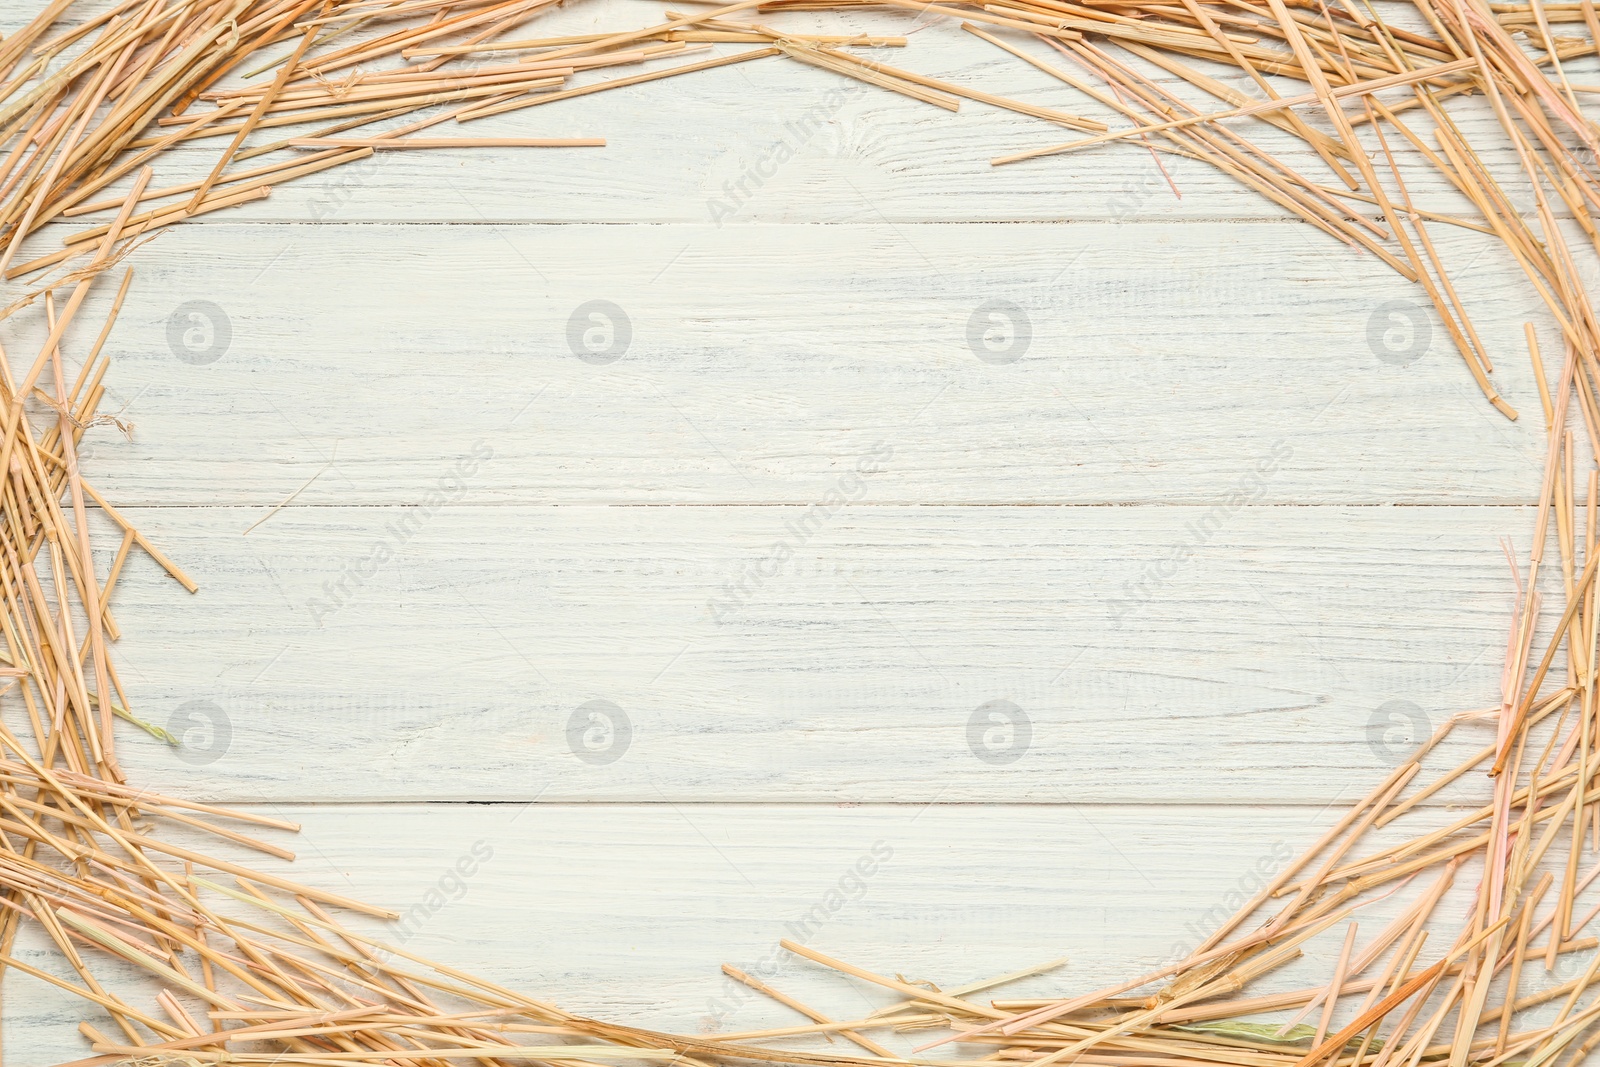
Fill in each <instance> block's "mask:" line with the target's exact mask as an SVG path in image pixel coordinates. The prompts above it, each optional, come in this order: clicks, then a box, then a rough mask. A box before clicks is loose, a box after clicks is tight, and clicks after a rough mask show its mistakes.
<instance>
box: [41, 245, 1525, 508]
mask: <svg viewBox="0 0 1600 1067" xmlns="http://www.w3.org/2000/svg"><path fill="white" fill-rule="evenodd" d="M1440 243H1441V246H1442V247H1443V248H1444V249H1445V252H1444V254H1445V255H1446V256H1447V257H1448V258H1449V261H1450V262H1452V263H1455V264H1458V265H1459V266H1460V268H1461V270H1460V272H1459V273H1458V278H1459V284H1460V286H1461V288H1462V289H1463V290H1464V292H1465V294H1466V295H1467V296H1468V298H1470V299H1471V300H1472V301H1473V306H1474V307H1476V308H1478V309H1480V311H1479V313H1478V320H1477V321H1478V326H1479V329H1480V331H1481V332H1482V334H1483V336H1484V338H1485V341H1486V343H1487V344H1488V345H1489V346H1490V349H1491V351H1492V352H1493V353H1494V354H1495V356H1496V358H1497V360H1498V366H1499V369H1498V370H1497V372H1496V376H1497V378H1498V379H1500V388H1501V389H1502V390H1503V392H1505V394H1506V395H1507V396H1509V397H1510V398H1511V400H1512V402H1513V403H1515V404H1516V405H1518V406H1519V407H1520V408H1521V409H1522V410H1523V411H1524V412H1526V413H1528V415H1529V417H1528V418H1525V419H1523V420H1522V421H1521V422H1520V423H1517V424H1513V423H1510V422H1507V421H1506V420H1505V419H1503V418H1501V417H1500V416H1499V415H1497V414H1495V413H1494V412H1493V411H1492V409H1490V408H1489V407H1488V405H1487V404H1486V403H1485V401H1484V400H1483V399H1482V397H1481V396H1480V395H1479V394H1478V392H1477V389H1476V388H1475V387H1474V386H1473V384H1472V382H1471V379H1470V377H1469V376H1468V375H1467V373H1466V371H1465V369H1464V367H1462V366H1461V363H1460V357H1459V356H1458V355H1457V354H1456V353H1455V352H1454V350H1453V349H1451V348H1450V347H1449V343H1448V340H1447V338H1446V336H1445V332H1444V328H1443V326H1442V325H1441V324H1440V323H1438V322H1437V321H1436V320H1434V319H1432V318H1431V316H1432V311H1431V309H1430V310H1427V311H1426V312H1424V311H1423V310H1422V308H1421V307H1420V306H1419V305H1416V304H1415V303H1414V301H1415V299H1416V296H1417V294H1416V292H1415V291H1414V290H1413V289H1412V287H1410V286H1408V285H1407V284H1406V283H1404V282H1402V281H1401V280H1400V279H1398V278H1396V277H1394V276H1392V275H1391V274H1390V273H1389V272H1388V271H1387V270H1386V269H1385V268H1383V267H1382V266H1381V265H1380V264H1378V263H1377V262H1376V261H1375V260H1374V259H1373V258H1372V257H1370V256H1367V257H1362V256H1356V255H1355V254H1353V253H1351V252H1349V251H1348V250H1347V249H1344V248H1343V247H1342V246H1339V245H1337V244H1335V243H1334V242H1332V241H1329V240H1324V239H1321V238H1319V237H1317V236H1316V235H1314V234H1312V233H1310V232H1308V231H1306V230H1305V228H1303V227H1298V226H1281V225H1276V224H1247V223H1235V222H1213V223H1203V224H1201V223H1194V224H1174V225H1141V226H1114V225H1099V224H1094V225H1089V224H1085V225H1074V226H1066V227H1063V226H1046V225H1011V226H985V225H936V226H935V225H930V226H892V225H882V224H879V225H865V226H854V225H851V226H782V227H771V226H762V227H742V228H739V229H737V230H734V229H724V230H720V231H719V230H717V229H715V228H714V227H631V226H628V227H622V226H596V227H587V226H585V227H576V226H553V227H544V226H540V227H510V228H507V227H490V226H459V227H440V226H430V227H412V226H374V227H356V228H349V227H337V228H333V229H329V228H319V227H310V226H295V227H284V226H232V225H229V226H223V225H216V226H207V227H195V228H188V229H180V230H177V231H175V232H172V233H170V234H168V235H166V236H165V237H163V238H162V239H161V240H160V241H158V242H156V243H155V244H153V245H151V246H150V247H149V248H146V249H144V250H143V251H142V252H141V253H140V258H139V260H138V264H137V269H138V271H139V276H138V282H137V284H136V285H135V287H134V289H133V291H132V295H130V297H129V300H128V304H127V306H126V308H125V310H124V312H123V317H122V321H121V323H120V325H119V327H118V329H117V331H116V333H115V334H114V339H113V342H112V347H113V352H114V354H115V358H116V363H115V366H114V369H113V371H112V373H111V376H110V378H109V381H110V382H111V385H112V387H113V389H114V393H113V395H112V397H111V398H110V399H109V400H108V402H107V408H108V410H111V411H116V410H119V409H120V410H121V411H122V414H123V417H125V418H127V419H129V420H131V421H132V422H133V423H134V424H135V426H136V431H135V436H134V440H133V442H132V443H131V444H128V443H126V442H124V441H122V440H121V438H120V435H119V434H118V431H116V430H115V429H113V428H112V427H109V426H103V427H99V428H97V429H96V430H94V431H93V433H92V434H91V438H90V441H91V455H90V458H89V459H88V460H87V461H86V463H87V465H88V468H89V469H90V470H91V472H93V474H94V476H95V477H96V478H97V479H98V480H99V481H100V482H101V484H102V486H103V487H104V489H105V490H106V491H107V492H108V493H110V494H111V498H112V499H114V500H116V501H119V502H122V503H126V504H143V503H158V504H211V503H248V504H268V503H277V502H279V501H281V500H283V499H284V498H285V497H287V496H289V494H291V493H292V492H294V491H295V490H296V489H298V488H300V487H301V486H303V485H305V483H306V482H307V481H308V480H309V479H311V478H312V477H313V476H314V475H317V473H318V472H319V471H321V470H323V468H325V467H326V465H327V463H328V461H329V460H330V459H332V458H333V457H334V453H335V447H336V446H337V463H336V465H335V466H334V467H333V468H332V469H330V470H326V471H325V472H324V473H323V474H322V476H321V477H320V478H317V480H316V481H315V482H314V483H313V484H311V485H310V486H309V487H307V488H306V489H305V491H304V492H303V493H302V495H301V496H300V497H299V498H297V501H296V503H297V504H336V503H337V504H355V503H360V504H374V503H386V504H395V503H407V504H409V503H414V502H415V501H416V500H417V499H419V497H420V494H421V493H423V492H425V490H426V487H428V486H429V485H431V484H432V483H433V481H434V480H435V479H437V478H438V477H439V476H440V475H441V474H442V473H444V471H445V469H446V468H447V467H448V465H449V463H450V462H452V460H450V459H449V458H447V457H453V456H455V455H457V454H459V453H461V452H464V451H466V450H468V449H470V448H471V447H472V444H473V442H475V441H478V440H480V439H481V440H484V441H488V442H492V444H493V447H494V449H495V452H496V459H495V461H494V462H493V463H491V464H487V465H485V467H484V469H483V471H482V472H481V473H480V474H479V475H478V476H477V477H475V478H474V480H473V485H472V488H471V494H470V497H469V499H470V500H471V501H473V502H482V503H488V502H506V503H512V502H514V503H548V502H563V501H581V502H641V501H648V502H652V503H682V502H695V503H724V502H739V503H805V502H809V501H810V500H812V499H814V498H815V497H816V495H817V494H819V493H821V492H823V491H824V490H825V489H826V487H827V486H828V485H829V484H831V482H832V481H833V480H834V479H836V478H838V477H839V476H840V475H841V474H843V473H844V472H845V471H847V470H849V469H850V468H851V467H852V466H854V465H855V464H856V462H857V461H858V460H859V458H860V457H861V456H863V455H865V454H867V453H869V452H870V451H872V450H873V449H875V448H877V447H878V446H879V445H880V444H889V445H892V447H893V449H894V458H893V460H892V461H891V462H889V463H887V464H885V467H886V470H885V471H884V473H883V474H882V475H880V476H879V477H878V478H876V479H875V480H874V482H873V487H872V490H871V493H872V499H873V500H874V501H875V502H906V503H919V504H920V503H1042V502H1073V503H1108V502H1118V503H1123V502H1135V501H1152V502H1153V501H1159V502H1174V503H1206V504H1211V503H1214V502H1216V501H1217V500H1221V499H1224V498H1225V497H1226V496H1227V494H1228V493H1230V492H1232V491H1233V489H1234V488H1235V487H1236V486H1237V484H1238V483H1239V481H1240V479H1241V478H1242V477H1244V476H1245V475H1246V473H1247V472H1248V471H1249V470H1250V469H1251V468H1252V467H1253V466H1254V465H1255V464H1256V463H1258V462H1259V461H1260V459H1261V458H1262V457H1263V456H1264V455H1266V454H1268V453H1269V452H1271V451H1272V450H1273V449H1275V448H1278V447H1280V442H1281V444H1282V447H1284V448H1286V449H1287V450H1288V454H1287V455H1286V456H1285V458H1284V460H1283V463H1282V465H1281V469H1280V471H1279V473H1278V474H1276V475H1275V476H1274V477H1272V478H1271V479H1269V481H1268V485H1267V487H1266V489H1265V491H1264V494H1263V496H1262V498H1261V499H1263V500H1265V501H1271V502H1275V503H1303V502H1319V501H1320V502H1328V501H1334V502H1351V503H1376V502H1386V503H1399V502H1426V503H1438V502H1452V503H1506V502H1527V501H1531V500H1532V499H1533V494H1534V493H1535V488H1534V487H1535V486H1536V485H1537V483H1538V475H1539V472H1540V470H1541V469H1542V463H1543V457H1544V444H1543V429H1542V426H1541V421H1542V420H1540V419H1539V417H1538V403H1539V402H1538V395H1537V392H1536V390H1535V389H1534V387H1533V383H1532V380H1531V378H1532V375H1531V371H1530V370H1529V368H1528V361H1527V358H1526V355H1525V352H1524V346H1523V340H1522V323H1523V322H1524V321H1530V320H1531V321H1535V322H1537V323H1540V324H1543V323H1544V322H1545V319H1546V315H1545V313H1544V312H1543V311H1542V310H1541V309H1539V308H1536V307H1535V306H1534V301H1533V298H1532V297H1531V296H1529V295H1528V294H1526V293H1524V292H1523V291H1522V290H1521V288H1519V287H1515V286H1509V285H1507V284H1505V274H1504V271H1505V269H1507V268H1506V264H1504V263H1503V262H1502V259H1503V258H1504V257H1503V256H1502V255H1501V253H1499V252H1498V251H1497V250H1493V249H1492V248H1491V247H1490V245H1489V244H1488V239H1487V238H1481V237H1480V236H1479V235H1475V234H1465V235H1462V236H1458V237H1452V236H1448V235H1441V239H1440ZM101 295H102V297H103V298H105V299H107V300H108V299H109V296H110V290H109V287H108V289H107V292H105V293H102V294H101ZM197 301H199V302H208V303H209V304H210V305H213V306H212V307H211V308H210V309H209V310H206V309H205V308H204V305H196V304H195V303H194V302H197ZM591 301H607V302H610V303H612V304H614V305H616V307H617V308H618V309H620V312H621V314H622V315H625V316H626V318H627V325H628V329H629V331H631V332H630V333H629V340H628V343H627V346H626V349H625V351H624V352H622V353H621V354H620V355H618V357H617V358H616V359H615V361H614V362H611V363H607V364H596V363H593V362H586V361H585V360H583V359H579V358H577V357H576V356H574V354H573V349H572V348H571V347H570V345H569V323H571V322H573V321H574V320H573V316H574V315H575V313H578V311H579V309H580V308H583V307H585V306H586V305H588V304H589V302H591ZM993 301H1000V302H1004V303H1007V304H1010V305H1014V306H1015V307H1016V308H1017V309H1019V311H1020V314H1021V315H1023V316H1025V317H1026V319H1027V322H1028V329H1029V330H1031V339H1029V340H1028V343H1027V345H1026V348H1025V351H1023V352H1022V354H1021V356H1020V358H1018V359H1017V360H1016V361H1015V362H1011V363H994V362H986V361H985V360H984V359H980V358H979V357H978V355H977V354H975V349H976V351H977V352H978V353H981V354H982V355H984V356H985V357H990V358H1002V357H1003V356H1004V355H1006V351H1007V346H1008V345H1010V344H1012V343H1014V342H1015V341H1016V340H1017V338H1018V337H1020V334H1018V333H1015V332H1012V333H1009V334H1008V333H1007V332H1006V330H1007V329H1008V327H1007V325H1006V320H1005V318H1003V317H999V318H997V317H995V316H997V315H1005V314H1011V313H1010V312H996V311H994V310H993V305H989V302H993ZM986 305H989V306H990V310H988V311H985V310H982V309H984V308H985V306H986ZM197 306H199V307H201V308H202V310H203V311H204V315H205V317H204V318H202V319H195V318H192V317H191V316H192V315H193V314H200V312H196V311H195V310H194V309H195V308H196V307H197ZM1395 309H1398V310H1399V312H1400V313H1402V315H1401V317H1394V316H1392V315H1391V312H1394V311H1395ZM591 312H592V313H593V314H599V312H594V311H593V310H592V309H591ZM1413 313H1414V314H1415V315H1416V316H1417V317H1416V318H1415V319H1414V322H1415V324H1416V326H1417V327H1418V332H1416V333H1414V334H1413V333H1409V331H1410V329H1411V327H1410V326H1409V325H1408V323H1407V321H1406V318H1405V317H1404V316H1405V315H1411V314H1413ZM606 314H607V315H609V316H611V317H612V318H616V319H617V320H618V327H617V328H618V329H620V328H621V326H620V324H621V321H622V320H621V319H620V318H619V317H618V312H617V311H614V310H612V311H607V312H606ZM213 319H214V320H216V321H215V323H214V324H213V323H212V321H211V320H213ZM94 321H95V320H94V319H93V318H92V317H90V318H85V319H84V322H85V325H84V327H83V330H84V332H83V333H80V334H79V335H78V336H77V337H76V338H75V340H74V342H73V343H70V344H69V351H72V350H74V349H76V350H78V351H81V349H82V347H83V346H85V345H87V344H88V343H89V342H90V341H92V334H89V333H88V332H87V331H88V330H90V329H91V327H92V326H93V324H94ZM605 328H606V326H605V323H604V322H602V321H600V320H595V319H591V318H589V317H588V313H584V314H578V317H577V320H576V323H575V325H572V326H571V327H570V329H571V330H572V331H573V333H574V335H576V336H577V337H578V339H579V342H580V346H581V344H582V343H583V342H584V341H585V339H587V341H588V342H589V343H590V344H592V345H594V346H595V347H596V349H597V350H599V351H602V352H605V351H607V348H606V346H607V345H611V344H620V341H618V340H617V338H619V337H621V334H618V333H615V332H613V333H611V334H609V335H607V334H606V333H605ZM969 329H970V330H971V331H972V332H973V334H974V336H975V337H976V340H975V341H974V342H972V343H969V338H968V333H969ZM586 330H593V331H596V332H593V333H589V334H587V335H586V334H585V331H586ZM986 331H988V332H987V333H986ZM1369 331H1371V333H1372V335H1373V336H1374V337H1376V338H1377V340H1378V347H1377V348H1376V349H1374V348H1373V347H1371V346H1370V345H1369ZM1386 331H1389V332H1388V333H1387V334H1386ZM986 337H987V344H988V345H991V346H994V347H995V348H997V349H999V351H1000V355H999V356H996V355H995V353H993V352H991V351H990V350H989V348H987V347H985V344H986ZM1386 337H1387V340H1386ZM18 343H21V342H18ZM1547 343H1548V344H1550V345H1552V346H1554V344H1555V339H1554V336H1553V334H1550V335H1547ZM1384 344H1391V345H1394V346H1395V347H1396V349H1397V351H1399V352H1401V353H1402V355H1401V356H1400V357H1398V358H1400V359H1401V360H1403V359H1404V358H1405V355H1404V354H1405V353H1406V352H1408V351H1409V349H1408V348H1407V346H1409V345H1412V344H1416V345H1417V347H1418V348H1419V349H1421V348H1422V346H1423V345H1424V344H1425V345H1426V349H1425V352H1424V353H1423V354H1421V355H1419V356H1418V358H1416V359H1415V360H1414V361H1412V362H1409V363H1404V362H1401V363H1396V362H1386V361H1385V359H1380V358H1379V356H1380V355H1384V356H1385V357H1386V358H1388V353H1387V350H1386V349H1385V348H1384V347H1383V345H1384ZM184 345H188V346H189V348H185V347H184ZM213 346H215V347H213ZM223 349H225V351H223ZM19 350H20V349H19ZM191 350H192V351H191ZM581 350H582V351H583V352H584V353H585V354H587V352H588V350H587V349H581ZM1019 351H1021V350H1020V349H1019ZM175 352H177V353H178V355H185V356H189V357H191V358H199V359H203V358H207V357H209V356H211V355H212V354H213V352H215V353H216V358H215V359H214V361H212V362H209V363H204V364H198V365H197V364H195V363H192V362H185V361H184V360H183V359H180V358H178V356H177V355H175ZM1375 352H1377V353H1378V354H1375Z"/></svg>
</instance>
